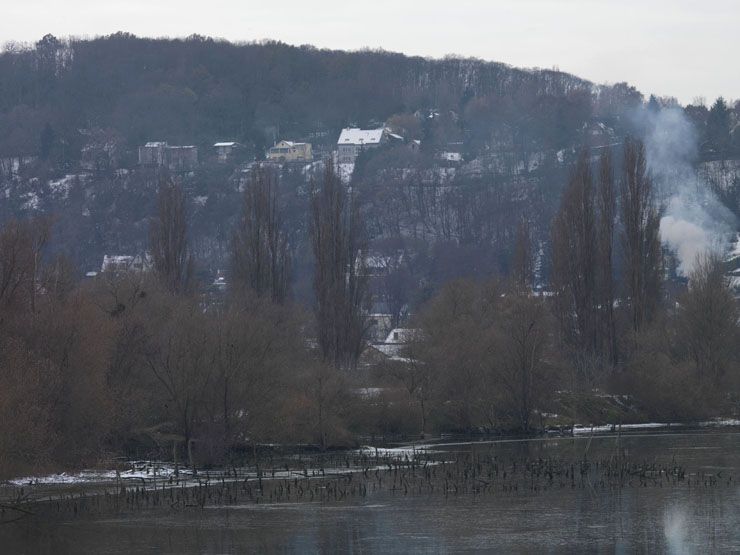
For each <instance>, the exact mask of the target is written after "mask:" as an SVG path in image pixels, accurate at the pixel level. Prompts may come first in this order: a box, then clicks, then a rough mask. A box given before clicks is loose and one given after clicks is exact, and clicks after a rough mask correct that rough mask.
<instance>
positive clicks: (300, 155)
mask: <svg viewBox="0 0 740 555" xmlns="http://www.w3.org/2000/svg"><path fill="white" fill-rule="evenodd" d="M267 159H268V160H272V161H274V162H311V161H312V160H313V152H312V150H311V143H296V142H293V141H280V142H279V143H277V144H276V145H275V146H273V147H272V148H271V149H270V150H268V151H267Z"/></svg>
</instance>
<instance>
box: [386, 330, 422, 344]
mask: <svg viewBox="0 0 740 555" xmlns="http://www.w3.org/2000/svg"><path fill="white" fill-rule="evenodd" d="M415 334H416V330H415V329H412V328H394V329H392V330H391V331H390V333H389V334H388V337H386V338H385V344H386V345H402V344H404V343H409V342H411V340H412V339H413V338H414V335H415Z"/></svg>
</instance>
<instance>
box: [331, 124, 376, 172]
mask: <svg viewBox="0 0 740 555" xmlns="http://www.w3.org/2000/svg"><path fill="white" fill-rule="evenodd" d="M387 140H388V134H387V132H386V130H385V128H383V127H380V128H378V129H358V128H356V127H347V128H345V129H342V132H341V133H340V135H339V140H338V141H337V163H339V164H354V163H355V160H356V159H357V157H358V156H359V155H360V152H362V151H363V150H365V149H368V148H377V147H379V146H380V145H381V144H383V143H385V142H386V141H387Z"/></svg>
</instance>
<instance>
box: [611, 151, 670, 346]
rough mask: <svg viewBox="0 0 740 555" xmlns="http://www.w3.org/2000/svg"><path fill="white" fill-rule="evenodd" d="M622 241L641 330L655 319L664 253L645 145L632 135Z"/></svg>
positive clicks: (633, 313) (635, 324) (634, 318)
mask: <svg viewBox="0 0 740 555" xmlns="http://www.w3.org/2000/svg"><path fill="white" fill-rule="evenodd" d="M621 208H622V223H623V227H624V231H623V235H622V242H623V250H624V256H625V261H624V267H625V285H626V288H627V294H628V296H629V307H630V323H631V327H632V330H633V331H635V332H637V331H639V330H640V328H641V327H642V325H643V324H645V323H648V322H650V321H651V320H652V318H653V316H654V315H655V311H656V309H657V307H658V304H659V300H660V292H661V274H662V268H663V256H662V252H661V248H660V234H659V233H660V214H659V213H658V210H657V208H656V207H655V205H654V203H653V183H652V179H651V178H650V176H649V175H648V173H647V162H646V157H645V145H644V144H643V143H642V142H641V141H639V140H636V139H630V138H628V139H627V140H626V141H625V144H624V179H623V181H622V190H621Z"/></svg>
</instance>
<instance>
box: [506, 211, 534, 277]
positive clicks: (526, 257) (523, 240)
mask: <svg viewBox="0 0 740 555" xmlns="http://www.w3.org/2000/svg"><path fill="white" fill-rule="evenodd" d="M511 274H512V278H513V282H514V285H515V288H516V289H517V290H520V291H529V290H531V289H532V287H533V286H534V258H533V255H532V235H531V232H530V230H529V222H527V220H525V219H522V220H521V221H520V222H519V225H518V226H517V230H516V242H515V243H514V256H513V258H512V268H511Z"/></svg>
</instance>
